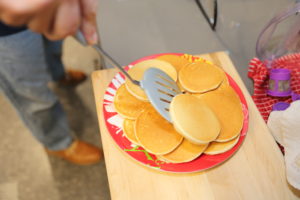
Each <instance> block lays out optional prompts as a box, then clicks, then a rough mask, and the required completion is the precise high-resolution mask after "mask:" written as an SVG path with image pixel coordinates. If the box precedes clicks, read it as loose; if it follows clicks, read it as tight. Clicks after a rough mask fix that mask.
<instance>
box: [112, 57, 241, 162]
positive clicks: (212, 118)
mask: <svg viewBox="0 0 300 200" xmlns="http://www.w3.org/2000/svg"><path fill="white" fill-rule="evenodd" d="M153 66H155V67H157V68H159V69H161V70H163V71H164V72H166V73H167V74H168V75H169V76H170V77H171V78H172V79H173V80H174V81H176V82H177V84H178V86H179V87H180V88H181V90H182V94H179V95H177V96H176V97H174V98H173V99H172V102H171V104H170V116H171V119H172V121H173V124H172V123H169V122H168V121H167V120H165V119H164V118H163V117H162V116H161V115H160V114H159V113H158V112H157V111H156V110H155V109H154V108H153V107H152V105H151V103H150V102H149V100H148V98H147V96H146V95H145V93H144V91H143V90H142V89H141V88H139V87H138V86H136V85H133V84H132V83H131V82H130V81H129V80H126V81H125V84H123V85H121V86H120V87H119V88H118V90H117V92H116V95H115V98H114V107H115V110H116V111H117V112H118V114H120V115H121V116H122V117H123V118H124V122H123V132H124V135H125V136H126V137H127V138H128V140H130V141H131V142H132V143H134V144H136V145H140V146H142V147H143V148H144V149H145V150H147V151H148V152H149V153H152V154H155V155H156V156H157V157H158V158H160V159H161V160H164V161H166V162H171V163H183V162H189V161H192V160H194V159H196V158H198V157H199V156H200V155H201V154H203V153H204V154H208V155H216V154H220V153H224V152H226V151H228V150H230V149H231V148H233V147H234V146H235V144H236V143H237V142H238V140H239V135H240V131H241V129H242V127H243V120H244V117H243V112H242V105H241V102H240V99H239V97H238V95H237V94H236V93H235V91H234V89H233V88H231V86H230V85H229V83H228V80H227V77H226V75H225V73H224V71H222V70H221V69H220V68H219V67H217V66H215V65H214V64H212V63H209V62H206V61H204V60H202V59H200V60H198V61H192V62H191V60H189V59H186V58H185V57H184V56H177V55H163V56H160V57H157V58H156V59H151V60H146V61H142V62H139V63H138V64H136V65H134V66H133V67H132V68H130V69H129V71H128V73H129V74H130V75H131V76H132V77H133V78H134V79H136V80H141V79H142V77H143V73H144V71H145V70H146V69H148V68H150V67H153Z"/></svg>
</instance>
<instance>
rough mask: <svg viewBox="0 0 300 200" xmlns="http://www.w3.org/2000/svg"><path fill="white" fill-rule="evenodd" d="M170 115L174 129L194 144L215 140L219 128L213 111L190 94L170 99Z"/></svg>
mask: <svg viewBox="0 0 300 200" xmlns="http://www.w3.org/2000/svg"><path fill="white" fill-rule="evenodd" d="M170 115H171V119H172V121H173V125H174V127H175V128H176V130H177V131H178V132H179V133H180V134H182V135H183V136H184V137H185V138H186V139H187V140H189V141H190V142H192V143H194V144H207V143H209V142H211V141H213V140H215V139H216V138H217V137H218V135H219V133H220V130H221V125H220V122H219V120H218V118H217V116H216V115H215V113H214V112H213V111H212V110H211V109H210V108H209V107H208V106H207V105H206V104H204V103H203V102H202V101H201V100H200V99H198V98H197V97H195V96H192V95H190V94H179V95H177V96H175V97H174V98H173V99H172V102H171V104H170Z"/></svg>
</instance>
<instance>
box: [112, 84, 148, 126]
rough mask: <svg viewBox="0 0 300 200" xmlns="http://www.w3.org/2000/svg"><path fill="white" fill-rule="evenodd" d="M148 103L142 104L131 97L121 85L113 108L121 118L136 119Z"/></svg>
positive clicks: (123, 85)
mask: <svg viewBox="0 0 300 200" xmlns="http://www.w3.org/2000/svg"><path fill="white" fill-rule="evenodd" d="M149 105H150V103H147V102H143V101H140V100H138V99H137V98H135V97H134V96H132V95H131V94H130V93H129V92H128V91H127V89H126V87H125V84H122V85H121V86H120V87H119V88H118V89H117V92H116V95H115V97H114V108H115V110H116V111H117V112H118V114H120V115H121V116H122V117H124V118H127V119H133V120H134V119H136V118H137V117H138V116H139V114H140V113H141V112H142V111H143V110H144V109H145V107H147V106H149Z"/></svg>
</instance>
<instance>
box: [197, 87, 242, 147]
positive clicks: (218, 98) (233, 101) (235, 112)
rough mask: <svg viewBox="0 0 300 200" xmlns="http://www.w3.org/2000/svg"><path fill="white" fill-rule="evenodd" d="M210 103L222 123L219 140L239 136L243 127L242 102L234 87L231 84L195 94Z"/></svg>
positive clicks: (224, 140) (223, 140)
mask: <svg viewBox="0 0 300 200" xmlns="http://www.w3.org/2000/svg"><path fill="white" fill-rule="evenodd" d="M193 95H194V96H197V97H198V98H199V99H200V100H201V101H202V102H203V103H205V104H206V105H208V106H209V107H210V109H211V110H213V111H214V113H215V114H216V115H217V117H218V119H219V121H220V123H221V127H222V128H221V132H220V135H219V136H218V137H217V139H216V141H217V142H226V141H229V140H232V139H233V138H235V137H237V135H238V134H239V133H240V132H241V129H242V127H243V120H244V115H243V111H242V104H241V102H240V99H239V97H238V95H237V94H236V93H235V91H234V89H233V88H232V87H231V86H229V85H227V86H226V85H224V87H223V88H221V89H217V90H215V91H211V92H207V93H204V94H193Z"/></svg>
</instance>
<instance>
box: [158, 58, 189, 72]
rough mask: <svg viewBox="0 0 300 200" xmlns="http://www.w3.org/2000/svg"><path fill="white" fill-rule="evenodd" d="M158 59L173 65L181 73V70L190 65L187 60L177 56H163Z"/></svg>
mask: <svg viewBox="0 0 300 200" xmlns="http://www.w3.org/2000/svg"><path fill="white" fill-rule="evenodd" d="M156 59H158V60H162V61H166V62H168V63H170V64H171V65H173V66H174V67H175V69H176V71H177V72H179V70H180V69H181V68H182V67H183V66H185V65H187V64H189V63H190V62H189V61H188V60H187V59H185V58H183V57H181V56H177V55H163V56H159V57H157V58H156Z"/></svg>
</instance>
